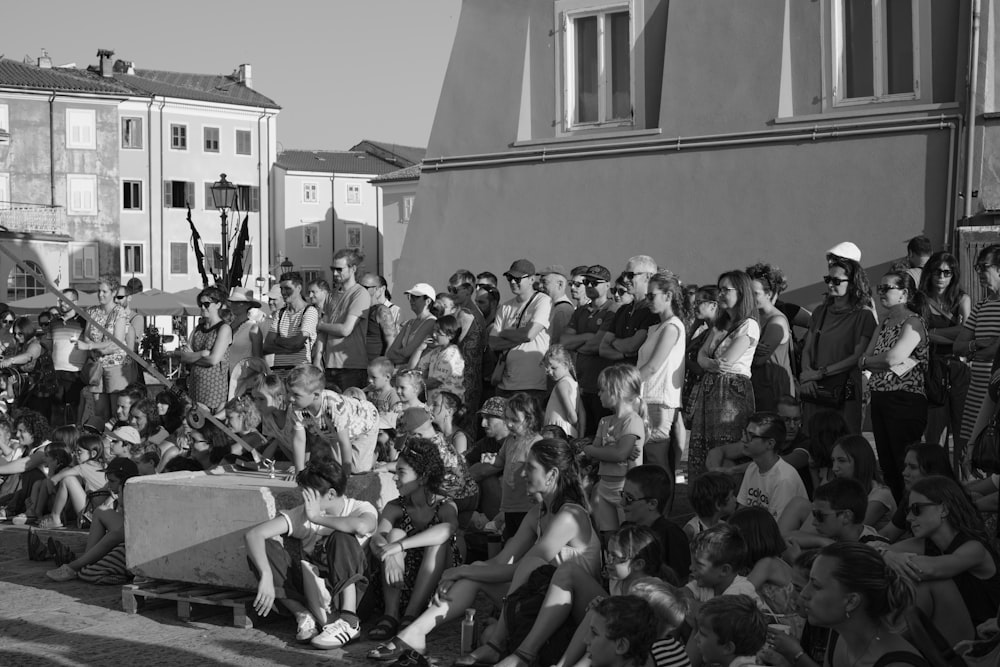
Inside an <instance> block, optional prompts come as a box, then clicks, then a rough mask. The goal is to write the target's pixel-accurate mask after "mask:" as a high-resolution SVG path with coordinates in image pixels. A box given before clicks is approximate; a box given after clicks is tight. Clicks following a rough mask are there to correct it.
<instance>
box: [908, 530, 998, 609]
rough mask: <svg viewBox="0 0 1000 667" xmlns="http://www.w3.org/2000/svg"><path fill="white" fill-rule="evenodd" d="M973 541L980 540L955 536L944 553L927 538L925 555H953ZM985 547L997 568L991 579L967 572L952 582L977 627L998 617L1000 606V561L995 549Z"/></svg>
mask: <svg viewBox="0 0 1000 667" xmlns="http://www.w3.org/2000/svg"><path fill="white" fill-rule="evenodd" d="M973 541H978V540H976V538H974V537H972V536H971V535H966V534H964V533H960V534H958V535H956V536H955V539H953V540H952V541H951V544H949V545H948V546H947V547H946V548H945V550H944V551H941V549H939V548H938V546H937V545H936V544H934V542H932V541H931V540H928V539H926V538H925V539H924V554H925V555H927V556H942V555H948V554H953V553H955V551H957V550H958V548H959V547H960V546H962V545H963V544H965V543H966V542H973ZM983 546H985V547H986V551H987V552H988V553H989V554H990V557H991V558H993V563H994V566H995V568H996V572H994V573H993V576H992V577H990V578H989V579H980V578H979V577H976V576H975V575H973V574H972V573H971V572H969V571H968V570H966V571H965V572H960V573H958V574H956V575H955V576H954V577H952V581H954V582H955V586H956V587H957V588H958V592H959V594H960V595H961V596H962V600H963V601H964V602H965V606H966V608H967V609H968V610H969V616H971V617H972V622H973V624H975V625H979V624H980V623H982V622H983V621H986V620H988V619H991V618H994V617H995V616H996V615H997V607H998V606H1000V561H998V560H997V555H996V553H995V552H994V551H993V549H991V548H990V547H989V546H988V545H985V544H984V545H983Z"/></svg>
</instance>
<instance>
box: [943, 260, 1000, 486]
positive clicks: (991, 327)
mask: <svg viewBox="0 0 1000 667" xmlns="http://www.w3.org/2000/svg"><path fill="white" fill-rule="evenodd" d="M975 268H976V274H977V275H978V276H979V284H980V285H982V287H983V288H984V289H985V292H986V297H985V298H984V299H983V300H982V301H980V302H979V303H977V304H976V306H975V308H973V309H972V313H971V314H970V315H969V317H968V319H966V320H965V322H963V323H962V330H961V331H960V332H959V334H958V336H957V337H956V338H955V342H954V343H953V344H952V351H953V352H954V353H955V354H956V355H959V356H962V357H965V359H966V360H967V361H968V362H969V369H970V371H971V376H970V379H969V389H968V392H967V393H966V395H965V409H964V410H963V411H962V429H961V431H960V432H959V437H960V438H961V440H962V442H972V441H973V438H974V436H975V435H977V434H978V433H979V432H980V431H981V430H983V428H985V426H986V423H987V422H988V421H989V419H990V418H991V417H992V416H993V412H994V410H995V408H996V404H995V403H994V402H993V401H992V400H991V399H990V398H989V396H988V394H987V388H988V387H989V384H990V374H991V373H992V367H993V360H994V358H995V357H996V355H997V349H998V345H997V343H998V341H1000V244H994V245H991V246H987V247H985V248H983V250H982V251H981V252H980V253H979V256H978V257H977V258H976V265H975ZM953 279H954V277H953ZM969 451H970V452H971V450H969ZM968 467H969V462H968V461H967V460H964V461H963V464H962V468H963V469H964V470H965V471H966V472H967V471H968Z"/></svg>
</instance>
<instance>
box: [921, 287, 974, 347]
mask: <svg viewBox="0 0 1000 667" xmlns="http://www.w3.org/2000/svg"><path fill="white" fill-rule="evenodd" d="M963 296H965V293H964V292H963V293H960V294H959V297H960V298H959V299H958V300H956V301H955V304H954V305H953V306H952V308H951V312H948V311H945V310H943V309H942V308H941V307H940V306H939V305H938V303H937V302H936V301H931V299H930V298H929V297H928V299H927V330H928V331H930V330H931V329H947V328H948V327H954V326H958V324H959V321H958V305H959V303H960V302H961V297H963ZM931 350H932V351H933V352H934V354H936V355H939V356H942V357H948V356H951V355H952V354H953V352H952V348H951V343H932V344H931Z"/></svg>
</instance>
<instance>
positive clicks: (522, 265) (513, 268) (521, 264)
mask: <svg viewBox="0 0 1000 667" xmlns="http://www.w3.org/2000/svg"><path fill="white" fill-rule="evenodd" d="M504 275H505V276H514V277H515V278H523V277H525V276H533V275H535V265H534V264H532V263H531V262H530V261H529V260H527V259H519V260H517V261H516V262H514V263H513V264H511V265H510V268H509V269H507V273H505V274H504Z"/></svg>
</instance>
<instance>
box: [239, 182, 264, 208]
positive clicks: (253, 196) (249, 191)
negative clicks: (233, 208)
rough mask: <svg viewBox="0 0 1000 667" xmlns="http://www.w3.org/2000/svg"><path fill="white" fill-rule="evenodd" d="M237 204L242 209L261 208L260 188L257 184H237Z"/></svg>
mask: <svg viewBox="0 0 1000 667" xmlns="http://www.w3.org/2000/svg"><path fill="white" fill-rule="evenodd" d="M236 205H237V206H238V207H239V209H240V210H241V211H243V212H244V213H246V212H247V211H259V210H260V188H258V187H257V186H256V185H237V186H236Z"/></svg>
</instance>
